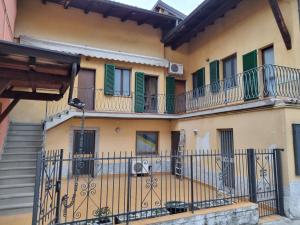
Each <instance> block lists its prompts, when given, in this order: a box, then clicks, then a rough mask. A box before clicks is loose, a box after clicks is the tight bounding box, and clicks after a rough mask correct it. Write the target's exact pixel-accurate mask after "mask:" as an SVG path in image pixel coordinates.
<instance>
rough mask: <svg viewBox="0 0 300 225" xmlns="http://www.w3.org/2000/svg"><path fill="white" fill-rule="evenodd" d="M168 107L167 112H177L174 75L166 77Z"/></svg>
mask: <svg viewBox="0 0 300 225" xmlns="http://www.w3.org/2000/svg"><path fill="white" fill-rule="evenodd" d="M166 98H167V99H166V100H167V101H166V108H167V113H170V114H172V113H174V112H175V79H174V77H167V78H166Z"/></svg>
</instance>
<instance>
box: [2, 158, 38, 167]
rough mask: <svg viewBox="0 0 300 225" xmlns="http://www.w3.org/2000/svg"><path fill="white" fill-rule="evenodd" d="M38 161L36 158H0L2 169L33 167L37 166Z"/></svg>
mask: <svg viewBox="0 0 300 225" xmlns="http://www.w3.org/2000/svg"><path fill="white" fill-rule="evenodd" d="M36 161H37V160H36V159H26V160H0V169H3V168H9V167H31V166H32V167H33V166H36Z"/></svg>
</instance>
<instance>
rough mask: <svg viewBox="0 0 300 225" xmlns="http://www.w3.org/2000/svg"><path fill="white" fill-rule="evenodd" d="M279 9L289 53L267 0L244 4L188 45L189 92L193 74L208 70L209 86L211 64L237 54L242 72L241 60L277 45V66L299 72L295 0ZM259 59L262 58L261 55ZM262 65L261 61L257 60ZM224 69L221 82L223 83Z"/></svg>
mask: <svg viewBox="0 0 300 225" xmlns="http://www.w3.org/2000/svg"><path fill="white" fill-rule="evenodd" d="M280 8H281V10H282V12H283V16H284V19H285V21H286V24H287V27H288V29H289V31H290V34H291V37H292V44H293V49H292V50H289V51H287V50H286V47H285V44H284V42H283V39H282V37H281V33H280V32H279V29H278V26H277V24H276V21H275V18H274V16H273V14H272V11H271V8H270V6H269V4H268V1H267V0H260V1H253V0H244V1H242V2H241V3H240V4H239V5H238V7H237V8H236V9H233V10H231V11H229V12H228V13H227V14H226V15H225V17H224V18H220V19H218V20H217V21H216V22H215V24H214V25H211V26H208V27H207V28H206V29H205V31H204V32H201V33H198V35H197V37H196V38H194V39H192V40H191V42H190V44H189V51H188V52H189V54H188V61H189V66H188V68H187V73H188V76H187V78H188V82H187V85H188V89H189V90H190V89H191V88H192V78H191V74H192V73H193V72H195V71H197V70H198V69H200V68H202V67H205V70H206V79H205V80H206V83H207V84H209V83H210V77H209V62H212V61H214V60H222V59H224V58H226V57H228V56H230V55H232V54H235V53H236V54H237V70H238V72H242V71H243V66H242V56H243V55H244V54H246V53H248V52H250V51H253V50H255V49H257V50H260V49H262V48H264V47H266V46H268V45H271V44H273V45H274V52H275V64H277V65H282V66H290V67H297V68H299V65H300V61H299V60H300V57H299V56H300V54H299V52H300V46H299V38H300V35H299V18H298V12H297V8H298V6H297V1H296V0H281V1H280ZM258 55H259V54H258ZM258 61H259V62H260V63H261V60H260V59H259V60H258ZM222 77H223V75H222V65H221V67H220V78H221V79H222Z"/></svg>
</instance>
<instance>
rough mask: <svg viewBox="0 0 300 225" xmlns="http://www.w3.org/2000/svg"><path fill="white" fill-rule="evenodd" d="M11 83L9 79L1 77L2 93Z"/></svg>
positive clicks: (0, 86) (0, 88)
mask: <svg viewBox="0 0 300 225" xmlns="http://www.w3.org/2000/svg"><path fill="white" fill-rule="evenodd" d="M10 84H11V81H10V80H8V79H1V80H0V94H1V93H2V92H4V91H5V90H6V89H7V88H8V87H9V86H10Z"/></svg>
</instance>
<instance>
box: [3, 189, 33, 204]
mask: <svg viewBox="0 0 300 225" xmlns="http://www.w3.org/2000/svg"><path fill="white" fill-rule="evenodd" d="M33 195H34V193H33V192H29V193H15V194H4V195H0V205H7V206H8V205H15V204H23V203H32V202H33Z"/></svg>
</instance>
